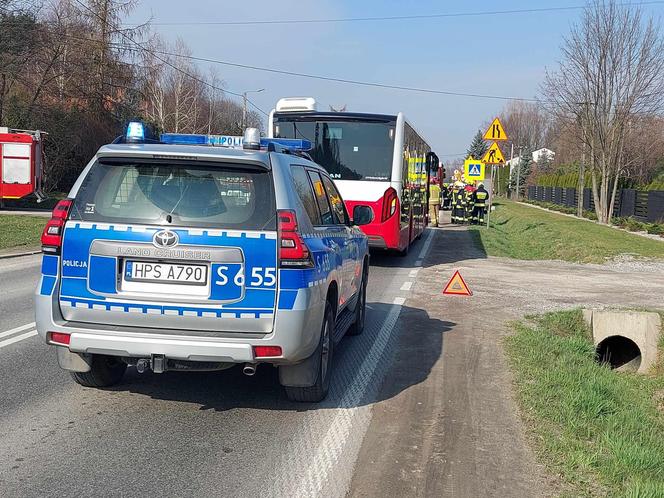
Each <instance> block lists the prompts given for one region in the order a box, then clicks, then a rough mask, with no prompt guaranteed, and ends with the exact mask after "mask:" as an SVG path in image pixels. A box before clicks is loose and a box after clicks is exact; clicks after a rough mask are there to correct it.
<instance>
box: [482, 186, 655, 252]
mask: <svg viewBox="0 0 664 498" xmlns="http://www.w3.org/2000/svg"><path fill="white" fill-rule="evenodd" d="M494 205H495V206H496V210H495V211H494V212H493V213H491V227H490V228H488V229H487V228H484V227H472V230H474V231H475V236H476V237H477V240H478V243H481V245H482V246H483V247H484V250H485V251H486V253H487V254H488V255H490V256H505V257H509V258H515V259H527V260H540V259H558V260H563V261H570V262H577V263H603V262H605V261H606V260H607V259H610V258H612V257H615V256H619V255H621V254H631V255H634V256H636V257H644V258H664V242H660V241H658V240H651V239H648V238H645V237H640V236H638V235H632V234H630V233H627V232H621V231H618V230H615V229H613V228H609V227H606V226H602V225H598V224H596V223H590V222H588V221H583V220H579V219H575V218H571V217H569V216H563V215H559V214H555V213H549V212H547V211H543V210H541V209H537V208H533V207H529V206H524V205H521V204H517V203H515V202H511V201H507V200H503V199H501V200H499V201H497V202H496V203H494Z"/></svg>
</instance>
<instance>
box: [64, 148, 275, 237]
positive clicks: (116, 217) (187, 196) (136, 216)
mask: <svg viewBox="0 0 664 498" xmlns="http://www.w3.org/2000/svg"><path fill="white" fill-rule="evenodd" d="M275 213H276V208H275V201H274V191H273V188H272V179H271V175H270V173H269V172H268V171H262V170H259V169H242V168H239V167H237V166H235V165H226V166H225V165H224V164H213V165H208V166H206V165H189V164H180V163H176V164H172V163H169V162H155V163H145V162H132V161H126V162H118V161H113V162H97V163H96V164H94V165H93V166H92V169H91V170H90V172H89V173H88V175H87V176H86V177H85V179H84V180H83V183H82V185H81V188H80V190H79V192H78V194H77V195H76V200H75V202H74V206H73V209H72V215H71V218H72V219H75V220H76V219H78V220H83V221H99V222H116V223H141V224H168V223H169V221H168V220H169V219H170V224H172V225H183V226H192V227H208V228H236V229H244V230H266V229H272V230H273V229H275V227H276V220H275Z"/></svg>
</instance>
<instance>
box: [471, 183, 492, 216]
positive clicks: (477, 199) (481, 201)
mask: <svg viewBox="0 0 664 498" xmlns="http://www.w3.org/2000/svg"><path fill="white" fill-rule="evenodd" d="M488 199H489V192H487V191H486V189H485V188H484V184H483V183H480V184H479V185H478V186H477V190H475V192H474V193H473V221H472V222H473V224H475V225H476V224H478V223H479V224H480V225H483V224H484V216H485V215H486V204H487V201H488Z"/></svg>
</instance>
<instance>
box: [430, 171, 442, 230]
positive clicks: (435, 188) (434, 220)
mask: <svg viewBox="0 0 664 498" xmlns="http://www.w3.org/2000/svg"><path fill="white" fill-rule="evenodd" d="M439 209H440V186H439V185H438V179H437V178H432V179H431V183H430V184H429V221H430V222H431V225H432V226H435V227H437V226H438V210H439Z"/></svg>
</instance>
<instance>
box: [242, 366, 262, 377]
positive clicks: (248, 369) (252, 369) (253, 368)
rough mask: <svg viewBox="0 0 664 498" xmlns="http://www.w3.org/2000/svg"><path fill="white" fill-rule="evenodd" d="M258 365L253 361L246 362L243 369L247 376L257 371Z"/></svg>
mask: <svg viewBox="0 0 664 498" xmlns="http://www.w3.org/2000/svg"><path fill="white" fill-rule="evenodd" d="M257 367H258V365H256V364H253V363H246V364H245V365H244V368H243V369H242V373H243V374H244V375H246V376H247V377H251V376H252V375H254V374H255V373H256V368H257Z"/></svg>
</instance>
